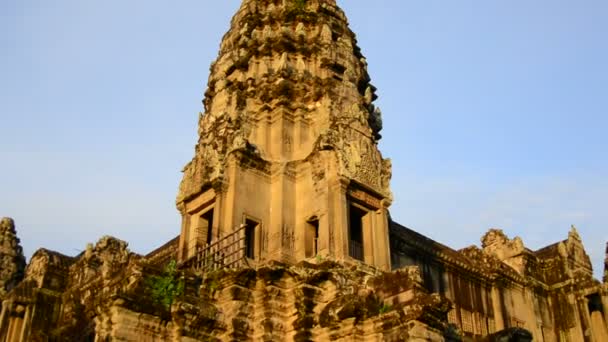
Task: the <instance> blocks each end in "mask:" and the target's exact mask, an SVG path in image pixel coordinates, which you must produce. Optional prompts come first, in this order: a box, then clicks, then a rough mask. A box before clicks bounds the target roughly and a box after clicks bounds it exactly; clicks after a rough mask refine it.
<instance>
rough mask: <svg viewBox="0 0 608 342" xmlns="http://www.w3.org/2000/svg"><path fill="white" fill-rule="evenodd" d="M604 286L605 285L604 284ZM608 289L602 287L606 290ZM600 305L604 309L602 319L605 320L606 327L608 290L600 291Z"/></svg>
mask: <svg viewBox="0 0 608 342" xmlns="http://www.w3.org/2000/svg"><path fill="white" fill-rule="evenodd" d="M604 286H606V285H604ZM606 290H608V289H604V291H606ZM601 296H602V306H603V309H604V321H605V322H606V326H607V327H608V292H604V293H602V295H601Z"/></svg>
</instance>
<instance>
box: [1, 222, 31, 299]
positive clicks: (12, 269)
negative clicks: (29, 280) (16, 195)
mask: <svg viewBox="0 0 608 342" xmlns="http://www.w3.org/2000/svg"><path fill="white" fill-rule="evenodd" d="M24 270H25V257H24V256H23V249H22V248H21V246H20V245H19V238H17V232H16V231H15V222H14V221H13V219H11V218H8V217H5V218H3V219H2V220H0V298H2V297H3V296H4V295H5V294H6V293H7V292H8V291H10V290H11V289H12V288H13V287H15V286H16V285H17V284H18V283H19V282H20V281H21V280H22V279H23V272H24Z"/></svg>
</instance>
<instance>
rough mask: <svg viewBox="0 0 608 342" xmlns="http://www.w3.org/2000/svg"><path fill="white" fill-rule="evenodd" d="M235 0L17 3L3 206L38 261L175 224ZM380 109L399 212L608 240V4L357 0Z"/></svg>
mask: <svg viewBox="0 0 608 342" xmlns="http://www.w3.org/2000/svg"><path fill="white" fill-rule="evenodd" d="M239 2H240V1H239V0H221V1H211V0H207V1H203V0H198V1H194V0H181V1H164V0H163V1H158V0H146V1H143V0H129V1H124V0H104V1H83V0H54V1H46V0H45V1H43V0H1V1H0V216H12V217H14V218H15V220H16V223H17V229H18V234H19V236H20V238H21V240H22V245H23V246H24V248H25V252H26V256H27V257H28V258H29V256H30V255H31V253H33V252H34V251H35V250H36V249H37V248H39V247H42V246H44V247H46V248H50V249H54V250H58V251H60V252H63V253H66V254H76V253H78V252H79V251H81V250H83V249H84V247H85V245H86V243H87V242H95V241H97V240H98V238H100V237H101V236H102V235H104V234H109V235H114V236H116V237H119V238H121V239H124V240H127V241H128V242H129V243H130V246H131V248H132V249H133V250H134V251H136V252H140V253H143V252H147V251H149V250H151V249H152V248H154V247H156V246H158V245H160V244H162V243H163V242H165V241H166V240H168V239H170V238H172V237H174V236H176V235H177V234H178V233H179V227H180V220H179V217H178V214H177V211H176V209H175V205H174V199H175V195H176V193H177V187H178V183H179V180H180V178H181V173H180V170H181V168H182V166H183V165H184V164H185V163H186V162H188V161H189V160H190V159H191V157H192V155H193V146H194V144H195V142H196V139H197V137H196V125H197V119H198V112H199V111H201V110H202V105H201V99H202V97H203V95H202V94H203V92H204V90H205V88H206V80H207V77H208V72H209V71H208V70H209V65H210V63H211V61H212V60H213V59H214V58H215V57H216V56H217V51H218V47H219V42H220V39H221V37H222V35H223V34H224V32H225V31H226V30H227V29H228V27H229V21H230V18H231V16H232V15H233V13H234V12H235V10H236V9H237V8H238V6H239ZM339 3H340V5H341V6H342V7H343V9H344V10H345V12H346V14H347V15H348V17H349V19H350V24H351V28H352V29H353V31H355V33H356V34H357V36H358V40H359V43H360V46H361V48H362V50H363V53H364V54H365V55H366V57H367V59H368V63H369V71H370V74H371V77H372V81H373V83H374V84H375V85H376V86H377V87H378V94H379V95H380V98H379V100H378V101H377V104H378V105H379V106H380V107H381V108H382V110H383V113H384V126H385V129H384V131H383V136H384V139H383V140H382V143H381V149H382V151H383V153H384V155H385V156H387V157H390V158H392V160H393V181H392V188H393V192H394V194H395V202H394V204H393V206H392V208H391V214H392V216H393V218H394V219H396V220H397V221H398V222H400V223H402V224H404V225H406V226H409V227H411V228H414V229H416V230H417V231H419V232H421V233H423V234H426V235H428V236H429V237H431V238H433V239H436V240H438V241H440V242H442V243H445V244H448V245H449V246H451V247H454V248H462V247H465V246H468V245H471V244H479V239H480V237H481V236H482V235H483V233H484V232H485V231H486V230H487V229H488V228H490V227H500V228H502V229H504V230H505V232H506V233H507V234H508V235H509V236H515V235H519V236H521V237H522V238H523V239H524V242H525V243H526V245H527V246H528V247H530V248H532V249H537V248H539V247H541V246H543V245H545V244H549V243H552V242H556V241H559V240H562V239H565V238H566V237H567V233H568V230H569V227H570V225H571V224H575V225H576V226H577V227H578V228H579V231H580V233H581V236H582V238H583V241H584V243H585V246H586V247H587V249H588V251H589V252H590V254H591V256H592V258H593V262H594V266H595V268H596V269H595V271H596V274H599V273H600V272H601V268H602V267H603V264H602V260H603V257H604V254H603V253H604V247H605V242H606V241H608V227H607V225H608V210H607V209H608V208H607V206H606V204H607V203H608V201H607V197H608V177H606V176H607V175H608V158H607V149H608V137H607V134H606V131H607V129H608V43H607V37H608V2H607V1H605V0H580V1H573V0H568V1H565V0H534V1H530V0H508V1H507V0H492V1H481V0H478V1H468V0H462V1H437V0H373V1H362V0H342V1H339Z"/></svg>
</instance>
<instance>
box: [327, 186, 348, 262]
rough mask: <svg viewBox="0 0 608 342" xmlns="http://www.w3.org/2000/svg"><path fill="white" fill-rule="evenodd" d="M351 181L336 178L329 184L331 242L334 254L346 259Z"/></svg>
mask: <svg viewBox="0 0 608 342" xmlns="http://www.w3.org/2000/svg"><path fill="white" fill-rule="evenodd" d="M348 184H349V181H348V180H347V179H344V178H336V179H334V180H333V182H331V183H330V184H329V216H330V218H329V240H330V241H329V243H330V248H333V253H332V254H333V255H334V257H336V258H337V259H341V260H344V259H346V258H347V257H348V256H349V253H348V242H349V241H348V205H347V204H348V203H347V202H348V201H347V198H346V190H347V188H348Z"/></svg>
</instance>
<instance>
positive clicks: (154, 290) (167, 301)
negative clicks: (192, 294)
mask: <svg viewBox="0 0 608 342" xmlns="http://www.w3.org/2000/svg"><path fill="white" fill-rule="evenodd" d="M146 283H147V286H148V288H149V290H150V295H151V298H152V300H153V301H154V302H155V303H156V304H160V305H162V306H164V307H165V308H166V309H169V308H170V307H171V304H173V302H174V301H175V299H176V298H177V297H179V296H181V295H182V294H183V293H184V280H183V279H181V277H180V276H179V274H178V272H177V263H176V262H175V260H171V261H170V262H169V263H168V264H167V266H165V269H164V272H163V274H162V275H161V276H155V275H154V276H150V277H148V279H147V282H146Z"/></svg>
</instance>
